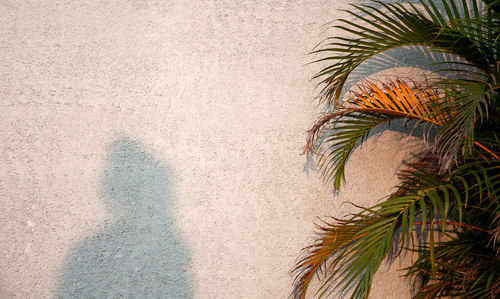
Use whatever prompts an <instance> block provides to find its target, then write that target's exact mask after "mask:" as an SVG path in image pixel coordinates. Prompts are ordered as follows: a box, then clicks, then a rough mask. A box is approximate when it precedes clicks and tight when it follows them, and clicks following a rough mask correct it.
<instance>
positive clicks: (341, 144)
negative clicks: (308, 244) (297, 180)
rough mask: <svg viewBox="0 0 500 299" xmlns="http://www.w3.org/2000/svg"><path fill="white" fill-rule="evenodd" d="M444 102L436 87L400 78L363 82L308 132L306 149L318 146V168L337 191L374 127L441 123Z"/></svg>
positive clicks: (315, 150)
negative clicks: (356, 151) (391, 123)
mask: <svg viewBox="0 0 500 299" xmlns="http://www.w3.org/2000/svg"><path fill="white" fill-rule="evenodd" d="M443 102H444V103H449V104H450V105H451V104H452V102H453V100H452V99H450V98H443V97H442V96H440V94H439V93H438V91H437V90H434V89H429V88H424V87H422V86H418V85H416V84H414V86H413V87H410V86H409V84H408V83H406V82H404V81H400V80H398V81H395V82H388V83H383V84H382V86H381V87H378V86H377V85H376V84H373V83H365V84H363V85H360V91H359V92H354V93H353V96H352V97H351V98H350V99H349V100H348V101H347V102H346V103H344V104H343V105H342V106H341V107H338V108H337V109H336V110H335V111H334V112H332V113H328V114H326V115H324V116H322V117H321V118H319V119H318V121H317V122H316V123H315V125H314V126H313V127H312V129H311V130H310V131H309V136H308V140H307V146H306V151H307V152H318V149H319V152H320V153H321V156H320V158H319V162H318V164H319V166H320V169H321V170H322V171H323V174H324V177H325V179H326V180H330V179H333V185H334V188H335V189H336V190H338V189H339V188H340V186H341V184H342V182H343V181H344V170H345V165H346V163H347V160H348V158H349V156H350V155H351V153H352V151H353V149H354V148H355V147H356V145H358V144H359V143H360V142H361V141H363V140H364V139H365V138H367V137H368V135H369V134H370V132H371V131H372V130H373V129H374V128H375V127H376V126H378V125H381V124H384V123H387V122H389V121H391V120H395V119H406V120H410V119H416V120H419V121H425V122H428V123H430V124H433V125H437V126H440V125H442V124H443V123H445V122H447V121H448V119H449V118H450V115H449V114H448V113H442V110H441V108H440V107H441V106H442V103H443ZM446 112H449V111H446ZM318 141H319V144H318ZM322 145H324V146H323V147H322Z"/></svg>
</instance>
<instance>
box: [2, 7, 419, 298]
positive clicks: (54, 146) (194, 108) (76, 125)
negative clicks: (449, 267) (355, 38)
mask: <svg viewBox="0 0 500 299" xmlns="http://www.w3.org/2000/svg"><path fill="white" fill-rule="evenodd" d="M341 8H347V1H344V2H342V3H339V2H336V1H322V0H314V1H295V0H293V1H270V0H269V1H268V0H265V1H254V0H252V1H217V0H213V1H207V0H196V1H188V0H183V1H167V0H143V1H140V0H130V1H125V0H123V1H60V0H57V1H56V0H54V1H52V0H41V1H40V0H39V1H22V0H3V1H1V2H0V55H1V56H0V57H1V59H0V105H1V108H0V272H1V273H2V274H1V275H0V297H2V298H50V297H63V298H74V297H96V298H99V297H102V296H105V295H108V296H110V297H119V296H125V297H130V298H142V297H156V298H175V297H181V298H184V297H194V298H286V297H287V296H288V294H289V292H290V290H291V278H290V276H289V270H290V269H291V268H292V266H293V264H294V262H295V261H296V258H297V255H298V253H299V251H300V249H301V248H302V247H304V246H306V245H307V244H309V242H310V240H311V236H312V233H313V221H315V220H316V217H317V216H320V217H322V216H327V215H333V216H343V215H345V214H347V213H348V212H352V211H354V208H353V207H352V206H351V205H349V204H345V203H344V202H345V201H353V202H355V203H358V204H362V205H365V204H369V203H373V202H375V201H376V200H377V199H380V198H382V197H383V196H384V195H386V194H387V192H388V191H389V190H390V189H391V186H393V185H394V184H395V183H396V178H395V176H394V171H395V170H396V169H397V167H398V166H399V164H400V162H401V160H402V159H404V158H405V157H407V153H408V151H409V150H411V149H412V148H413V147H414V146H415V142H417V141H416V139H415V138H410V139H407V138H405V137H404V136H405V135H404V134H402V133H399V132H394V131H386V132H385V133H383V134H379V135H377V136H375V137H374V138H371V139H370V140H369V142H368V143H367V144H366V145H365V146H363V147H362V148H359V149H358V150H357V151H356V152H355V154H354V157H353V159H352V161H351V162H350V164H349V167H348V170H347V179H348V183H347V185H346V187H345V188H344V189H343V190H342V191H341V192H340V194H339V195H337V196H335V197H334V196H333V194H332V192H331V188H330V187H329V186H328V185H325V184H323V182H322V179H321V177H320V176H319V174H318V173H317V172H315V171H314V169H311V168H308V167H307V165H306V157H304V156H303V155H301V152H302V147H303V145H304V139H305V135H306V133H305V131H306V129H307V128H308V127H309V126H310V124H311V122H312V120H313V119H314V117H315V116H316V115H317V113H318V110H319V108H318V106H317V102H316V101H315V100H314V99H313V98H314V96H315V95H316V93H317V90H315V89H314V83H312V82H309V79H310V78H311V77H312V75H313V74H314V72H315V71H317V67H315V66H305V64H306V63H307V62H309V61H310V60H311V59H312V57H311V56H308V55H307V53H308V52H309V51H310V50H311V49H312V47H313V46H314V45H316V44H317V43H318V42H319V41H320V40H321V39H322V38H324V37H326V36H327V35H328V34H334V32H332V31H329V32H325V31H324V29H325V28H326V27H325V24H326V23H327V22H328V21H331V20H332V19H334V18H337V17H341V16H344V15H345V14H343V13H341V12H339V11H337V9H341ZM396 266H397V265H396ZM381 271H382V273H381V275H379V276H377V281H378V283H377V284H375V286H374V289H373V296H372V297H373V298H405V297H408V290H407V287H406V285H405V283H404V282H403V281H402V280H400V279H399V273H397V272H395V271H394V270H387V267H385V266H384V268H383V269H382V270H381Z"/></svg>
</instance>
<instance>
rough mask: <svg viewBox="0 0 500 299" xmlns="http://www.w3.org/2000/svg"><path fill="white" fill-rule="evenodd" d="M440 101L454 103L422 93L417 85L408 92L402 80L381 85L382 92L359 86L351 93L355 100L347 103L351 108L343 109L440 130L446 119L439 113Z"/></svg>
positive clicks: (433, 93)
mask: <svg viewBox="0 0 500 299" xmlns="http://www.w3.org/2000/svg"><path fill="white" fill-rule="evenodd" d="M443 101H445V102H446V103H451V102H452V101H453V100H452V99H450V98H444V99H442V98H441V96H440V95H439V93H438V91H437V90H435V89H424V88H421V87H419V86H417V85H415V87H413V88H410V87H409V86H408V84H407V83H406V82H404V81H401V80H397V81H395V82H389V83H388V84H382V88H379V87H378V86H377V85H375V84H374V83H370V82H368V83H365V84H363V85H360V91H359V92H354V97H351V98H350V99H349V101H348V103H349V104H351V106H350V107H346V108H344V109H346V110H348V111H352V112H354V111H357V112H361V113H363V112H374V113H381V114H389V115H396V116H401V117H405V118H411V119H421V120H424V121H427V122H430V123H433V124H435V125H438V126H442V125H443V123H444V122H445V120H446V119H447V118H448V116H447V115H446V113H445V112H443V111H442V110H439V109H440V108H441V104H442V103H443Z"/></svg>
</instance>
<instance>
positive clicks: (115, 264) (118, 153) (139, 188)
mask: <svg viewBox="0 0 500 299" xmlns="http://www.w3.org/2000/svg"><path fill="white" fill-rule="evenodd" d="M171 178H172V174H171V170H170V169H169V168H168V166H167V165H165V164H164V163H162V162H160V161H159V160H157V159H156V158H155V157H154V156H153V155H152V154H151V153H149V152H148V151H147V150H146V149H145V147H144V146H141V145H140V144H139V143H138V142H136V141H134V140H131V139H129V138H126V137H121V138H117V139H116V140H115V141H114V142H113V143H112V144H111V146H110V147H109V152H108V156H107V159H106V164H105V167H104V171H103V172H102V175H101V182H102V183H101V198H102V199H103V201H104V202H105V205H106V208H107V209H108V210H109V212H110V214H111V216H110V218H109V220H107V221H106V222H105V223H104V224H103V225H101V226H100V227H99V229H98V230H97V231H95V232H93V233H92V234H91V235H90V236H88V237H86V238H84V239H83V240H82V241H80V242H79V243H78V244H76V246H74V247H73V248H72V249H71V250H70V251H69V253H68V255H67V257H66V261H65V266H64V269H63V272H62V275H61V281H60V285H59V288H58V289H57V291H56V296H55V297H56V298H118V297H126V298H190V297H191V295H192V294H191V288H190V279H189V271H188V266H189V250H188V248H187V247H186V245H185V244H184V243H183V241H182V239H181V238H180V236H179V234H178V230H177V228H176V227H175V222H174V218H173V215H172V210H173V208H174V199H175V196H174V193H173V190H172V189H173V188H172V180H171Z"/></svg>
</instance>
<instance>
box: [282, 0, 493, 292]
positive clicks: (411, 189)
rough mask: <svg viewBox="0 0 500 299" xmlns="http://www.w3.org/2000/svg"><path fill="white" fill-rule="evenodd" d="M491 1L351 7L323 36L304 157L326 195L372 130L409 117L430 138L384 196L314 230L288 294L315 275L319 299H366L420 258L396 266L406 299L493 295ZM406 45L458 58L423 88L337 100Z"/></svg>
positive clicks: (368, 90)
mask: <svg viewBox="0 0 500 299" xmlns="http://www.w3.org/2000/svg"><path fill="white" fill-rule="evenodd" d="M499 2H500V1H499V0H483V1H480V0H469V1H467V0H461V1H459V0H441V2H440V5H439V6H440V7H438V6H437V5H436V3H434V2H433V1H432V0H419V3H415V4H414V3H408V5H401V4H399V3H396V4H391V3H386V2H382V1H372V2H371V3H370V4H368V5H352V7H353V10H352V11H346V12H347V13H348V14H350V15H351V16H352V17H353V19H354V20H347V19H340V20H337V21H338V24H337V25H336V26H335V27H336V28H338V29H340V30H342V31H344V32H345V33H346V34H347V35H348V36H349V37H333V38H329V39H327V40H326V41H325V42H324V43H323V44H322V48H320V49H319V50H316V51H314V53H316V54H320V55H324V57H323V58H321V59H319V60H317V62H321V63H327V64H328V65H327V66H326V67H324V68H323V69H322V70H321V71H320V72H319V73H318V74H317V75H316V76H315V78H317V79H320V85H322V86H323V89H322V91H321V95H320V96H321V100H322V102H323V103H324V104H325V111H326V112H325V113H324V115H322V116H321V117H320V118H319V119H318V120H317V121H316V123H315V124H314V125H313V127H312V128H311V130H310V131H309V137H308V140H307V146H306V148H307V152H309V153H314V154H316V155H317V156H318V157H319V158H318V162H319V167H320V169H321V170H322V172H323V175H324V176H325V178H326V179H328V180H331V181H332V182H333V186H334V189H335V190H339V188H340V187H341V185H342V183H343V181H344V169H345V166H346V163H347V160H348V159H349V157H350V155H351V153H352V151H353V150H354V148H355V147H356V145H358V144H360V143H361V142H363V141H364V140H365V139H366V138H367V137H368V136H369V134H370V132H372V131H373V129H374V128H375V127H377V126H379V125H381V124H385V123H390V122H391V121H394V120H397V119H403V120H410V119H414V120H415V122H414V125H415V126H421V125H424V128H425V130H427V132H430V131H432V130H433V131H435V132H434V134H429V136H431V135H432V136H433V137H430V138H428V139H427V148H426V149H425V150H423V151H422V152H419V153H415V157H414V159H413V160H412V162H408V163H406V167H405V168H404V169H403V170H401V171H400V172H399V175H400V178H401V183H400V185H399V186H397V190H396V191H395V192H394V193H393V194H391V195H389V196H388V197H387V198H386V199H385V200H384V201H382V202H380V203H379V204H376V205H375V206H372V207H368V208H361V210H360V211H359V212H358V213H356V214H354V215H351V216H350V217H348V218H345V219H337V218H332V219H331V220H328V221H324V222H323V223H322V224H321V225H319V226H318V230H319V231H318V234H317V239H316V242H315V243H314V244H312V245H311V246H309V247H307V248H305V249H304V251H303V252H302V255H301V258H300V259H299V261H298V262H297V264H296V266H295V268H294V269H293V270H292V273H293V274H294V275H295V281H294V289H293V291H292V294H291V297H293V298H304V297H305V294H306V291H307V290H308V287H309V285H310V283H311V281H312V279H313V277H314V276H316V275H317V274H325V278H324V280H323V282H322V285H321V287H320V289H319V290H318V293H317V294H318V295H319V296H320V297H321V296H328V295H329V294H332V292H334V291H340V292H341V293H343V292H345V291H348V290H349V291H350V292H351V298H367V297H368V295H369V293H370V287H371V283H372V279H373V275H374V273H375V272H376V271H377V269H378V268H379V266H380V264H381V262H382V261H383V260H384V259H387V258H389V257H390V258H393V257H395V256H398V254H400V253H401V252H404V251H410V252H416V253H417V254H418V259H417V260H416V261H415V262H414V263H413V264H411V265H410V266H409V267H408V268H406V269H404V270H405V271H406V274H405V275H406V276H407V277H408V278H409V279H410V280H411V281H412V283H413V293H414V295H415V297H416V298H435V297H442V296H458V297H467V298H469V297H470V298H499V297H500V157H499V156H500V139H499V138H498V137H497V134H498V132H499V130H500V95H499V92H498V90H499V88H500V82H499V81H500V61H499V57H498V54H499V42H500V41H499V38H500V26H499V21H500V18H499V16H500V15H499V14H500V9H499V8H500V3H499ZM404 46H423V47H426V48H428V49H429V50H431V51H437V52H442V53H449V54H452V55H454V56H455V57H456V58H457V59H455V60H451V61H446V62H442V63H441V68H440V69H439V70H438V71H436V73H437V77H436V78H433V79H431V80H430V81H429V82H426V84H422V83H420V84H419V83H416V82H411V81H409V80H402V79H398V80H393V81H389V80H388V81H386V82H379V83H374V82H364V83H362V84H360V85H359V86H358V88H357V90H356V91H355V92H352V93H351V96H350V97H349V98H348V99H347V100H344V101H341V95H342V94H343V91H344V89H345V86H346V82H347V80H348V78H349V75H350V74H351V73H352V72H353V71H354V70H356V69H358V68H359V66H360V65H361V64H362V63H363V62H365V61H367V60H368V59H369V58H371V57H373V56H375V55H378V54H380V53H383V52H385V51H388V50H391V49H393V48H397V47H404ZM329 63H331V64H329ZM443 72H446V77H443V76H442V74H443ZM391 253H393V254H391Z"/></svg>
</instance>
